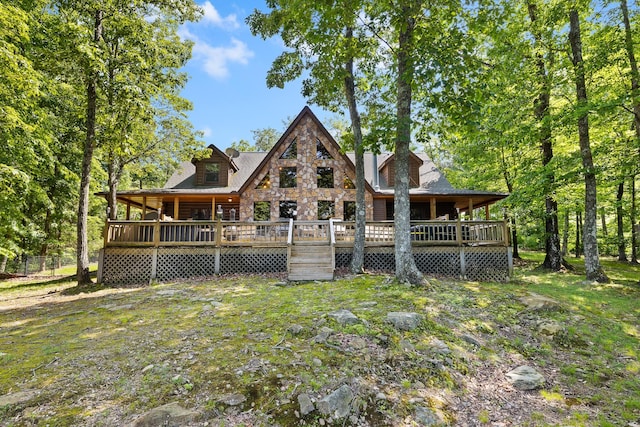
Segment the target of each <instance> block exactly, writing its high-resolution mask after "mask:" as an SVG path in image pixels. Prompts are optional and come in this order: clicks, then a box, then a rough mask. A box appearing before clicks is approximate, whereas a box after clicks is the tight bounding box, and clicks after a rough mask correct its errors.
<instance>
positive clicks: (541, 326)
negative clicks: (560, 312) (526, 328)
mask: <svg viewBox="0 0 640 427" xmlns="http://www.w3.org/2000/svg"><path fill="white" fill-rule="evenodd" d="M562 330H563V327H562V325H561V324H560V323H558V322H556V321H554V320H543V321H541V322H540V323H538V332H540V333H541V334H543V335H547V336H550V337H552V336H554V335H556V334H558V333H559V332H560V331H562Z"/></svg>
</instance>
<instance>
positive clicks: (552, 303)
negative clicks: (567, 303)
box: [520, 293, 560, 311]
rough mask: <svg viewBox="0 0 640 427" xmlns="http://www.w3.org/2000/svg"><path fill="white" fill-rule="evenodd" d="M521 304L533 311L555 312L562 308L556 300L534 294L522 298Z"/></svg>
mask: <svg viewBox="0 0 640 427" xmlns="http://www.w3.org/2000/svg"><path fill="white" fill-rule="evenodd" d="M520 302H521V303H523V304H524V305H526V306H527V309H528V310H531V311H542V310H555V309H557V308H559V307H560V304H559V303H558V302H557V301H556V300H553V299H551V298H549V297H545V296H542V295H538V294H534V293H531V294H529V295H527V296H525V297H522V298H520Z"/></svg>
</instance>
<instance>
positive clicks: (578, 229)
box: [576, 211, 582, 258]
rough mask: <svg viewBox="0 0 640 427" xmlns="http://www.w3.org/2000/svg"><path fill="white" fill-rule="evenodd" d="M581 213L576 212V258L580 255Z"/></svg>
mask: <svg viewBox="0 0 640 427" xmlns="http://www.w3.org/2000/svg"><path fill="white" fill-rule="evenodd" d="M581 238H582V211H576V258H580V255H581V254H582V251H581V249H580V248H581V247H582V239H581Z"/></svg>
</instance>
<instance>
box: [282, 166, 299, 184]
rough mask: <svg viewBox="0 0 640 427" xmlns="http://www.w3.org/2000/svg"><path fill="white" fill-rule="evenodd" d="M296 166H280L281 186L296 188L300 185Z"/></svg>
mask: <svg viewBox="0 0 640 427" xmlns="http://www.w3.org/2000/svg"><path fill="white" fill-rule="evenodd" d="M296 173H297V169H296V168H295V167H290V168H280V188H294V187H297V186H298V181H297V179H296Z"/></svg>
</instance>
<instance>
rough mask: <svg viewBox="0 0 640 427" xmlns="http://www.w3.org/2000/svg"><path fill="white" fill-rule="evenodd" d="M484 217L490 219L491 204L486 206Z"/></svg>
mask: <svg viewBox="0 0 640 427" xmlns="http://www.w3.org/2000/svg"><path fill="white" fill-rule="evenodd" d="M484 219H486V220H487V221H489V205H485V206H484Z"/></svg>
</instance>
